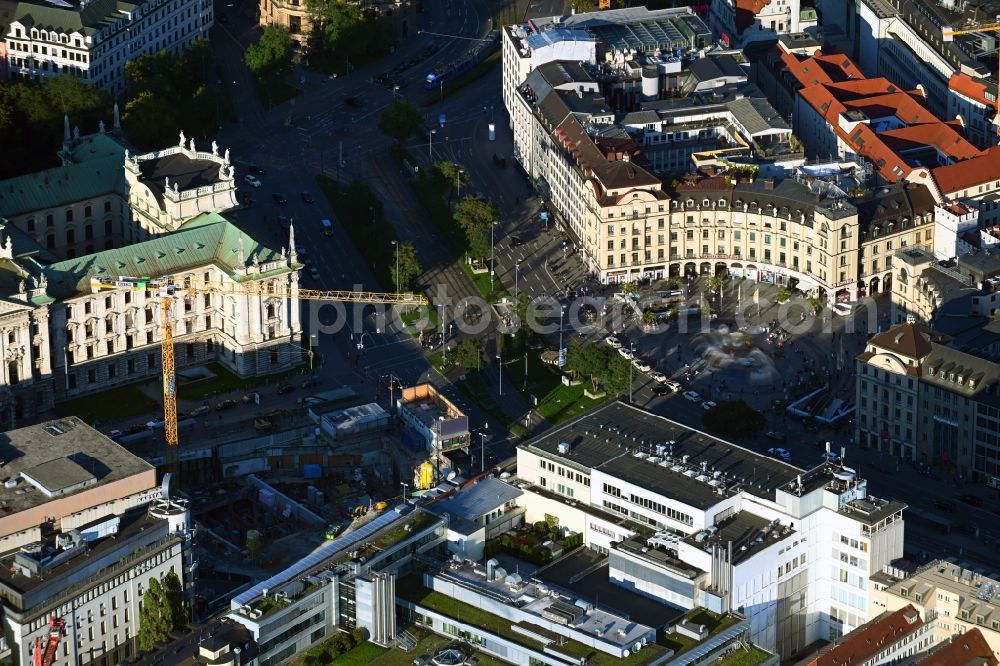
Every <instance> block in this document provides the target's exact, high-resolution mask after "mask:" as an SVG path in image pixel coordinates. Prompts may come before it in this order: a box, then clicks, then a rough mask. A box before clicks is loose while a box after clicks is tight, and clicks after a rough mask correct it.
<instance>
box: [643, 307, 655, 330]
mask: <svg viewBox="0 0 1000 666" xmlns="http://www.w3.org/2000/svg"><path fill="white" fill-rule="evenodd" d="M642 323H643V324H646V325H647V326H652V325H653V324H655V323H656V313H655V312H653V311H652V310H644V311H643V313H642Z"/></svg>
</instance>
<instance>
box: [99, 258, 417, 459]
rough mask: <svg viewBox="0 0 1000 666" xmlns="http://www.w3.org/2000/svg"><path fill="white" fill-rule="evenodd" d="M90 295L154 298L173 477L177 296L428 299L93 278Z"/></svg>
mask: <svg viewBox="0 0 1000 666" xmlns="http://www.w3.org/2000/svg"><path fill="white" fill-rule="evenodd" d="M90 288H91V290H92V291H93V292H99V291H108V290H119V289H126V290H129V291H136V292H142V293H146V294H151V295H153V297H154V298H156V299H157V301H158V302H159V305H160V334H161V340H160V357H161V370H162V373H163V429H164V440H165V443H166V446H167V451H166V459H167V468H168V469H169V470H170V471H172V472H174V473H176V472H177V471H178V470H177V469H175V468H176V464H177V445H178V443H179V437H178V434H177V373H176V365H175V359H174V321H173V315H174V303H175V300H176V298H177V297H178V296H181V297H184V298H188V297H191V296H195V295H199V294H219V295H229V296H267V297H272V298H284V299H288V300H293V301H341V302H346V303H371V304H376V305H378V304H382V305H425V304H426V303H427V299H426V298H424V297H423V296H421V295H419V294H412V293H387V292H375V291H344V290H340V291H338V290H323V289H297V290H296V291H295V293H293V292H292V290H291V289H289V288H288V287H287V286H285V285H279V286H270V285H269V286H264V285H262V284H260V283H257V282H248V283H225V282H204V281H202V282H199V283H197V284H192V283H189V282H187V281H185V282H184V283H183V284H178V283H177V282H176V281H175V279H174V277H173V276H164V277H159V278H150V277H133V276H125V275H119V276H108V275H95V276H93V277H91V278H90Z"/></svg>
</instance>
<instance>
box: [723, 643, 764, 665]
mask: <svg viewBox="0 0 1000 666" xmlns="http://www.w3.org/2000/svg"><path fill="white" fill-rule="evenodd" d="M771 656H772V655H771V653H770V652H767V651H766V650H762V649H760V648H759V647H757V646H756V645H751V646H750V647H748V648H737V649H736V651H735V652H732V653H731V654H729V655H726V656H725V657H723V658H722V659H720V660H719V661H717V662H715V666H759V665H760V664H763V663H764V662H766V661H767V660H768V659H770V658H771Z"/></svg>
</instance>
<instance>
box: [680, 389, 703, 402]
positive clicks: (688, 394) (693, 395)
mask: <svg viewBox="0 0 1000 666" xmlns="http://www.w3.org/2000/svg"><path fill="white" fill-rule="evenodd" d="M684 399H685V400H690V401H691V402H701V396H700V395H698V392H697V391H684Z"/></svg>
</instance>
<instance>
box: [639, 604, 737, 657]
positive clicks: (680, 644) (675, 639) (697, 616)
mask: <svg viewBox="0 0 1000 666" xmlns="http://www.w3.org/2000/svg"><path fill="white" fill-rule="evenodd" d="M739 621H740V620H739V618H738V617H736V616H735V615H731V614H729V613H725V614H719V613H713V612H712V611H710V610H707V609H705V608H693V609H691V610H690V611H688V612H687V613H685V614H684V616H683V617H681V618H680V619H679V620H677V622H676V623H675V625H674V626H676V625H677V624H680V623H681V622H690V623H691V624H697V625H702V624H703V625H705V629H706V630H708V637H709V638H711V637H712V636H713V635H715V634H717V633H719V632H720V631H724V630H726V629H728V628H729V627H731V626H733V625H734V624H736V623H737V622H739ZM656 642H657V644H659V645H662V646H663V647H665V648H669V649H671V650H673V651H674V656H675V657H676V656H678V655H680V654H682V653H684V652H686V651H688V650H690V649H691V648H692V647H694V646H695V645H697V644H698V643H699V641H697V640H695V639H693V638H691V637H689V636H685V635H683V634H680V633H678V632H676V631H672V632H670V633H666V632H663V631H660V632H657V637H656Z"/></svg>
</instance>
